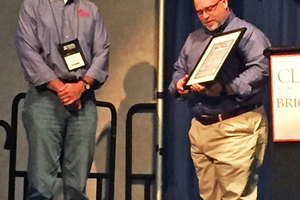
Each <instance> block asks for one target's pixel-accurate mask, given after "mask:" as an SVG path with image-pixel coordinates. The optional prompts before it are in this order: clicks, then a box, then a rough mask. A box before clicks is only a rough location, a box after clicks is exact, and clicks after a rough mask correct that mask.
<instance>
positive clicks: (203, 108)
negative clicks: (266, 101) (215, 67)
mask: <svg viewBox="0 0 300 200" xmlns="http://www.w3.org/2000/svg"><path fill="white" fill-rule="evenodd" d="M242 27H246V28H247V30H246V32H245V34H244V35H243V37H242V39H241V40H240V42H239V44H238V45H237V48H235V49H234V50H233V52H232V53H231V54H230V55H229V57H228V59H227V60H226V62H225V63H224V65H223V66H222V68H221V71H220V73H219V75H218V77H217V79H216V81H218V82H220V83H221V84H229V85H230V87H231V88H232V90H233V91H234V92H235V95H228V96H226V97H212V96H207V95H204V94H202V93H196V92H190V93H189V94H188V95H186V96H184V98H182V96H181V97H180V98H182V99H185V98H186V97H187V98H188V105H189V108H190V110H191V112H192V114H193V115H194V116H199V115H215V114H220V113H226V112H229V111H231V110H234V109H237V108H239V107H243V106H248V105H253V104H259V103H261V102H262V99H263V95H264V89H265V83H266V82H267V80H268V76H269V61H268V59H267V58H266V57H264V55H263V51H264V50H265V49H266V48H267V47H269V46H270V42H269V40H268V39H267V38H266V36H265V35H264V34H263V33H262V32H261V31H260V30H259V29H257V28H256V27H255V26H253V25H251V24H250V23H248V22H246V21H244V20H241V19H239V18H238V17H236V16H235V14H234V13H233V12H231V13H230V15H229V16H228V17H227V19H226V20H225V22H224V23H223V24H222V25H221V26H220V27H219V28H218V29H217V30H216V31H219V32H225V31H229V30H234V29H237V28H242ZM216 31H213V32H211V31H209V30H207V29H206V28H201V29H198V30H196V31H195V32H193V33H191V34H190V35H189V36H188V38H187V40H186V42H185V44H184V46H183V48H182V50H181V52H180V55H179V58H178V60H177V62H176V63H175V64H174V69H175V72H174V74H173V78H172V82H171V84H170V86H169V91H170V93H171V94H177V95H178V93H177V90H176V87H175V84H176V82H177V81H178V80H179V79H180V78H182V77H183V76H184V75H185V74H190V73H191V72H192V70H193V68H194V66H195V65H196V63H197V61H198V60H199V57H200V56H201V54H202V52H203V51H204V49H205V47H206V46H207V44H208V42H209V40H210V39H211V37H212V35H213V34H215V32H216Z"/></svg>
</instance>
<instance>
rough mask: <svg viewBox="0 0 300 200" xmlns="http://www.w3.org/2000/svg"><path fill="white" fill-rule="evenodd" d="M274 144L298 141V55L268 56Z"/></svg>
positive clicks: (299, 81)
mask: <svg viewBox="0 0 300 200" xmlns="http://www.w3.org/2000/svg"><path fill="white" fill-rule="evenodd" d="M270 66H271V69H270V73H271V74H270V75H271V111H272V117H271V118H272V129H273V141H274V142H285V141H286V142H288V141H300V54H285V55H276V54H274V55H271V56H270Z"/></svg>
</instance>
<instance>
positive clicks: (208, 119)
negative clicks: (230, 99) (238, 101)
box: [195, 103, 262, 125]
mask: <svg viewBox="0 0 300 200" xmlns="http://www.w3.org/2000/svg"><path fill="white" fill-rule="evenodd" d="M260 106H262V104H261V103H260V104H255V105H251V106H245V107H242V108H239V109H236V110H233V111H231V112H229V113H223V114H218V115H211V116H200V117H195V119H196V120H197V121H199V122H200V123H201V124H203V125H211V124H214V123H217V122H220V121H223V120H226V119H229V118H232V117H236V116H238V115H241V114H244V113H246V112H249V111H251V110H254V109H256V108H258V107H260Z"/></svg>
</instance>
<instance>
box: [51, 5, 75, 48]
mask: <svg viewBox="0 0 300 200" xmlns="http://www.w3.org/2000/svg"><path fill="white" fill-rule="evenodd" d="M50 1H51V0H49V5H50V8H51V12H52V16H53V19H54V22H55V27H56V31H57V35H58V42H59V44H61V41H60V35H59V30H58V25H57V20H56V17H55V14H54V11H53V8H52V5H51V2H50ZM74 3H75V4H76V6H75V9H76V11H75V12H76V13H77V33H76V34H77V35H76V37H75V38H78V35H79V14H78V12H77V11H78V8H79V3H77V1H76V0H74Z"/></svg>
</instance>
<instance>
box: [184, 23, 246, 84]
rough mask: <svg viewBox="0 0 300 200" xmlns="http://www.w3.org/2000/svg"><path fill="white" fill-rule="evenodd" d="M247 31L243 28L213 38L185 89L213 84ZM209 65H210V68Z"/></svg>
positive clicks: (187, 81)
mask: <svg viewBox="0 0 300 200" xmlns="http://www.w3.org/2000/svg"><path fill="white" fill-rule="evenodd" d="M246 30H247V28H245V27H242V28H238V29H234V30H230V31H226V32H223V33H219V34H216V35H214V36H211V39H210V40H209V42H208V44H207V46H206V47H205V49H204V51H203V53H202V54H201V56H200V58H199V59H198V61H197V63H196V65H195V67H194V69H193V70H192V72H191V73H190V75H189V77H188V79H187V80H186V83H185V84H184V87H185V88H189V87H190V86H191V85H192V84H194V83H200V84H205V83H211V82H213V81H214V80H215V78H216V77H217V75H218V73H219V71H220V69H221V67H222V65H223V64H224V62H225V60H226V59H227V57H228V55H229V54H230V53H231V51H232V50H233V49H234V47H235V46H236V45H237V44H238V42H239V41H240V40H241V38H242V36H243V35H244V33H245V31H246ZM208 64H210V65H209V66H208ZM201 73H202V74H201Z"/></svg>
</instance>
